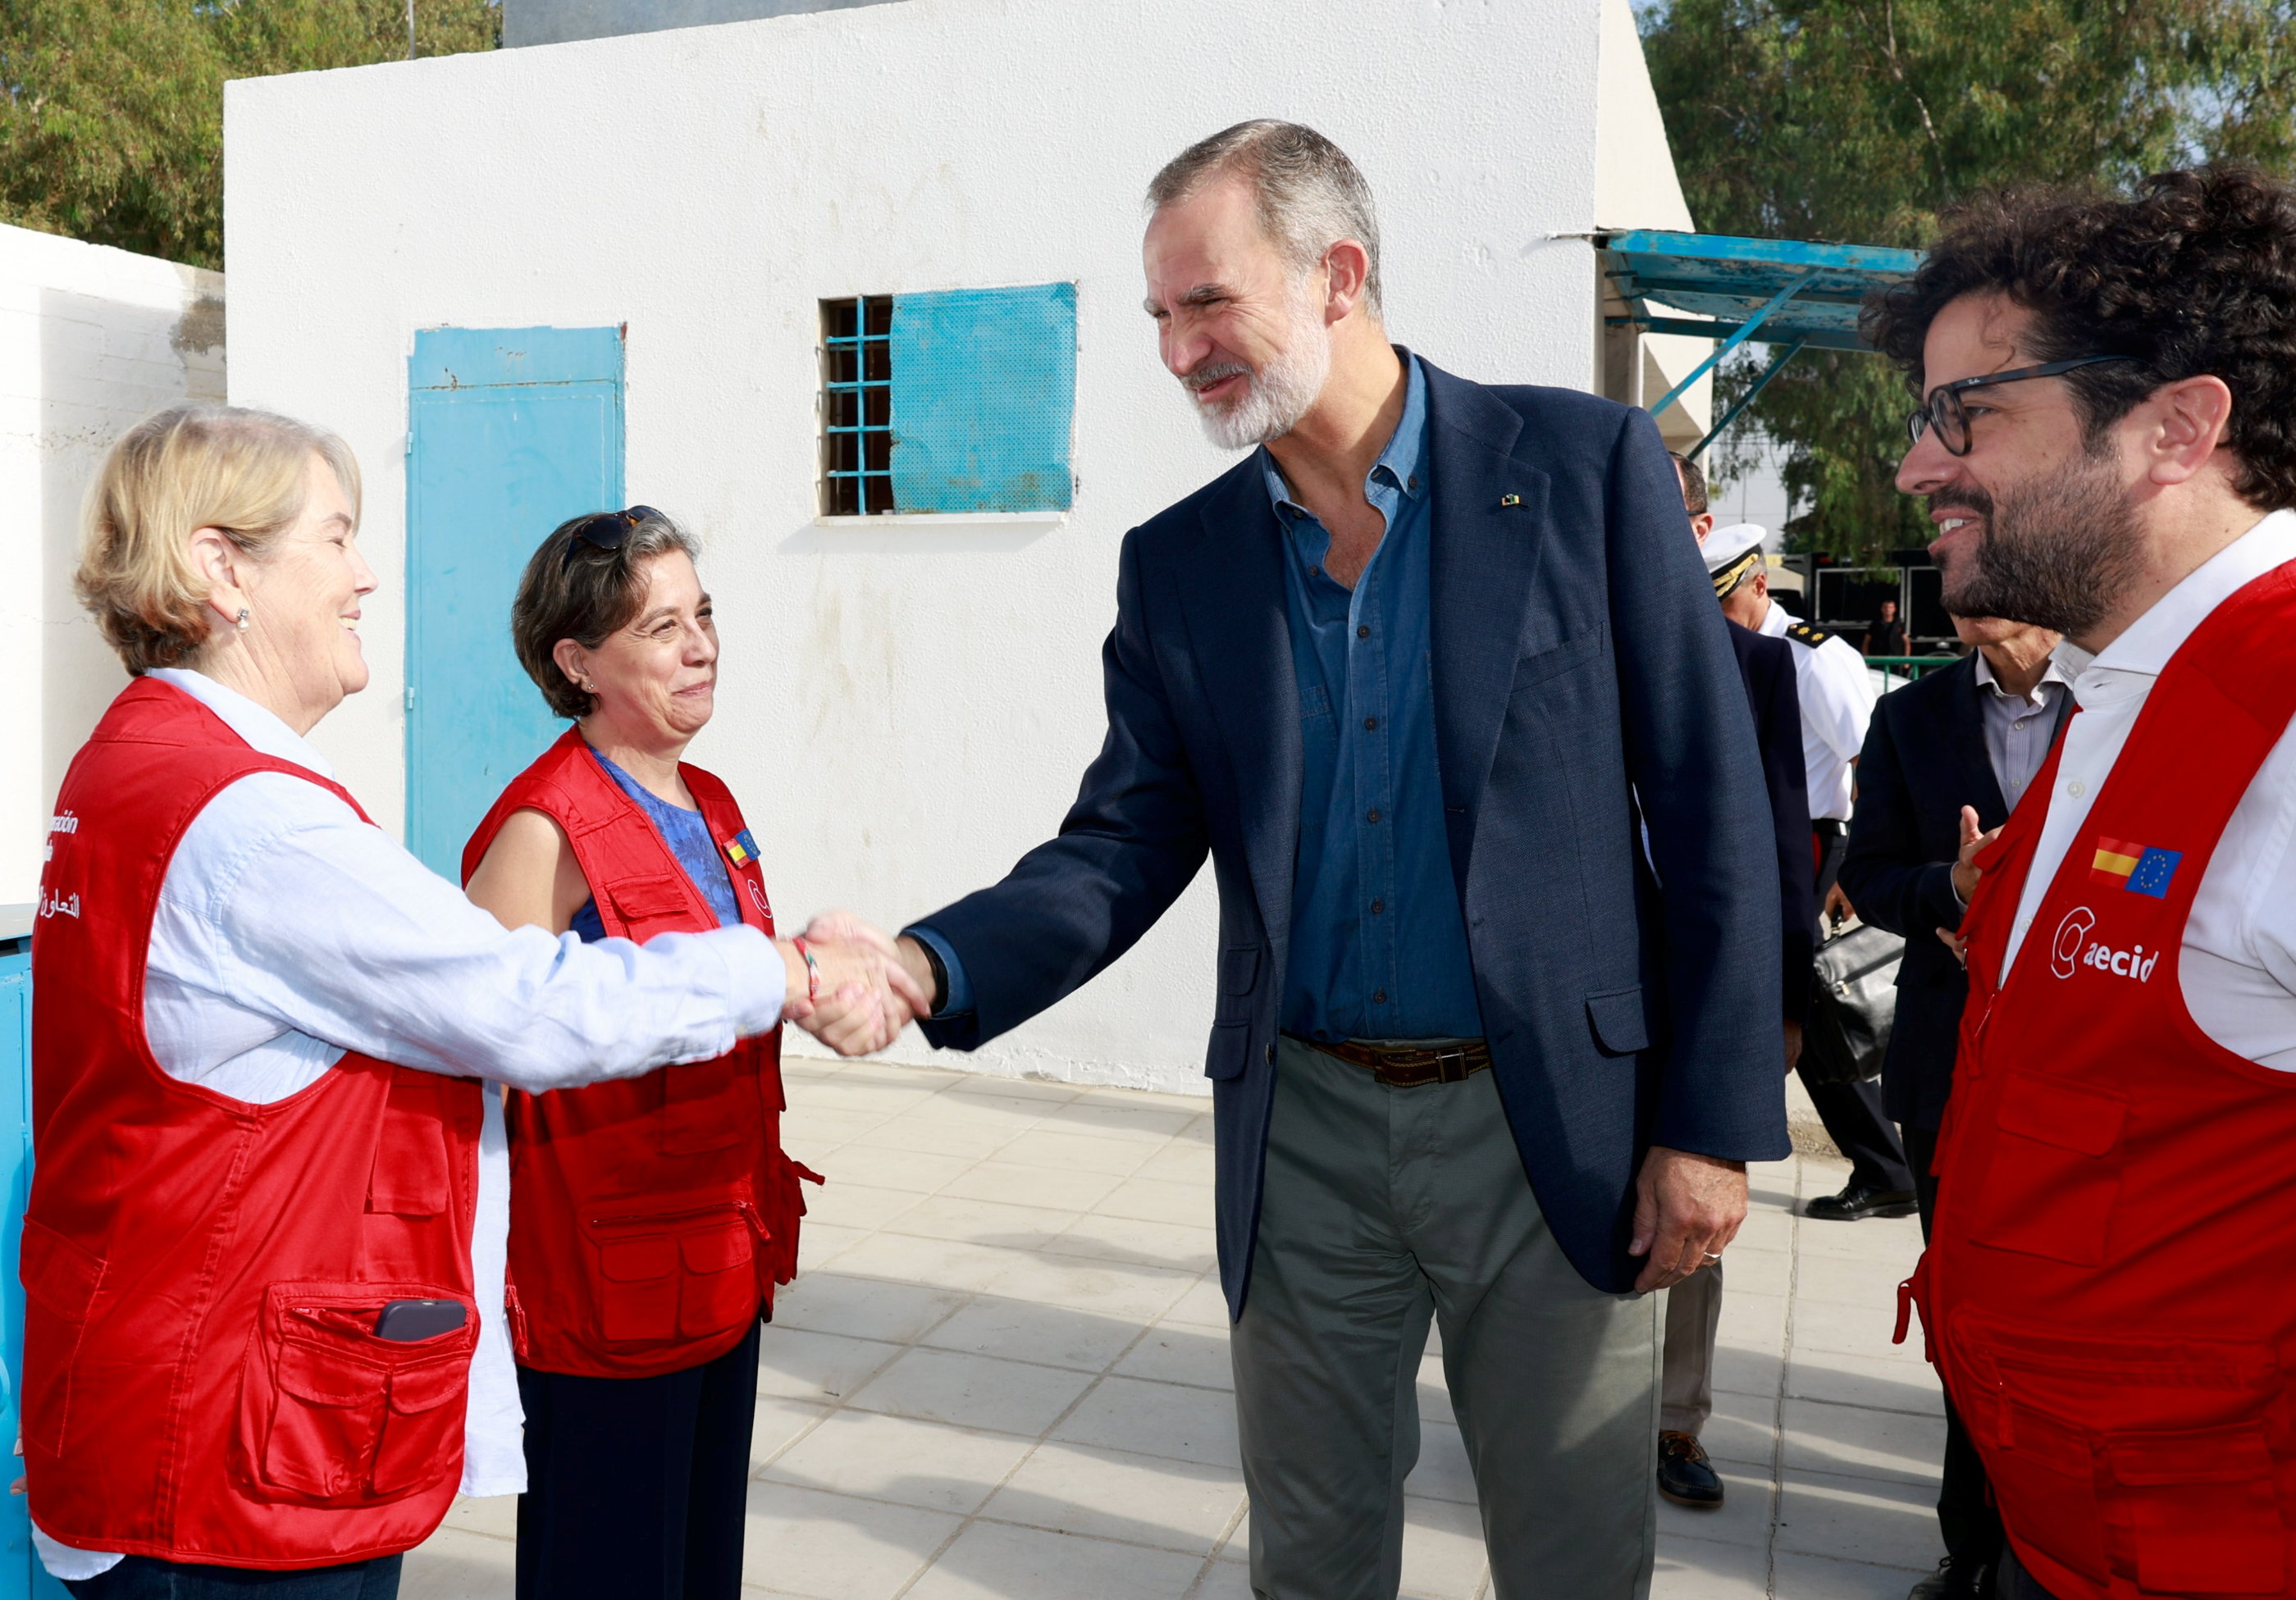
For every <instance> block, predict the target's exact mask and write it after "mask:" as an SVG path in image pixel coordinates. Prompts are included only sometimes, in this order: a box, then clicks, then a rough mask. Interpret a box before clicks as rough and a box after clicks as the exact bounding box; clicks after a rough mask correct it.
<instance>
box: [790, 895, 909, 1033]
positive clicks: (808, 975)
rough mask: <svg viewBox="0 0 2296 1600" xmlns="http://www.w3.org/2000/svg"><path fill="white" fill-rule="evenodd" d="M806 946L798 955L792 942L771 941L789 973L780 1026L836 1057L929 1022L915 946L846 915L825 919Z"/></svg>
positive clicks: (809, 932) (813, 925)
mask: <svg viewBox="0 0 2296 1600" xmlns="http://www.w3.org/2000/svg"><path fill="white" fill-rule="evenodd" d="M804 939H805V949H804V950H803V951H799V949H798V946H797V941H796V940H793V939H778V940H775V946H776V947H777V948H778V949H779V950H780V951H781V952H782V960H783V963H784V965H785V966H786V967H787V968H788V980H789V981H788V988H787V990H786V991H785V992H786V993H787V995H788V997H789V998H788V999H787V1000H784V1001H783V1004H782V1019H783V1021H784V1022H793V1023H796V1024H798V1025H799V1026H800V1027H802V1028H803V1029H805V1031H806V1032H807V1033H810V1034H812V1035H813V1036H814V1037H815V1038H816V1039H818V1040H820V1041H821V1042H822V1043H824V1044H825V1045H827V1046H828V1047H829V1048H830V1049H833V1050H835V1051H836V1052H837V1053H838V1054H839V1055H840V1056H865V1055H868V1054H869V1053H870V1052H871V1051H873V1050H881V1049H884V1048H885V1047H886V1046H887V1045H889V1044H890V1043H892V1042H893V1041H894V1040H896V1039H898V1038H899V1037H900V1033H901V1030H902V1029H903V1028H906V1027H907V1026H908V1025H909V1021H910V1019H911V1018H912V1017H917V1016H930V1015H931V1012H932V1008H933V978H932V969H931V965H930V963H928V962H927V960H926V959H925V954H924V951H922V949H921V948H920V947H919V946H918V945H917V943H916V941H915V940H914V939H902V940H898V941H897V940H895V939H894V938H892V937H891V936H890V935H888V934H886V933H885V931H884V930H883V929H881V928H879V927H873V926H871V925H870V924H868V923H866V922H864V921H862V920H861V918H858V917H856V916H854V915H853V914H852V913H851V912H849V911H824V912H823V913H822V914H821V915H820V916H818V917H816V918H814V919H813V920H812V921H811V922H809V923H808V924H807V925H806V929H805V934H804ZM808 955H810V956H811V957H812V963H811V966H810V967H808V963H807V960H806V957H807V956H808Z"/></svg>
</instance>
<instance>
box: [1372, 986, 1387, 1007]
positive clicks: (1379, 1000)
mask: <svg viewBox="0 0 2296 1600" xmlns="http://www.w3.org/2000/svg"><path fill="white" fill-rule="evenodd" d="M1371 998H1372V1003H1373V1004H1374V1005H1376V1006H1383V1005H1385V1004H1387V991H1386V990H1384V989H1374V990H1373V991H1372V992H1371Z"/></svg>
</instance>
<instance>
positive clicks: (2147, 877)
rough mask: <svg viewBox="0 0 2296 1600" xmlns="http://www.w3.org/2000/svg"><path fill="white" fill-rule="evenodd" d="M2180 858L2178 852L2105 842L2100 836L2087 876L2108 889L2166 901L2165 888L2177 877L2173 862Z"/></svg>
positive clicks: (2112, 841) (2183, 854) (2110, 841)
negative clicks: (2108, 887) (2146, 895)
mask: <svg viewBox="0 0 2296 1600" xmlns="http://www.w3.org/2000/svg"><path fill="white" fill-rule="evenodd" d="M2184 859H2185V853H2184V852H2183V851H2181V850H2157V849H2154V848H2153V847H2152V846H2150V845H2132V844H2130V843H2129V842H2128V840H2126V839H2108V838H2106V837H2103V835H2101V834H2100V835H2099V836H2098V837H2097V841H2096V853H2095V856H2093V857H2092V858H2091V859H2090V861H2089V869H2088V875H2089V877H2090V878H2091V879H2093V880H2094V881H2095V882H2097V883H2100V884H2104V885H2106V886H2110V887H2112V888H2116V889H2127V890H2128V892H2129V893H2130V894H2149V895H2151V896H2152V897H2153V899H2155V900H2166V899H2168V898H2169V883H2170V881H2171V880H2172V879H2174V878H2176V876H2177V862H2178V861H2183V860H2184Z"/></svg>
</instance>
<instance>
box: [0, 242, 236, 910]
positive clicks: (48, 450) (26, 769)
mask: <svg viewBox="0 0 2296 1600" xmlns="http://www.w3.org/2000/svg"><path fill="white" fill-rule="evenodd" d="M223 336H224V320H223V278H222V276H221V275H220V274H218V273H209V272H201V271H200V270H199V269H197V268H196V267H188V266H178V265H175V264H174V263H173V262H168V261H156V260H153V259H152V258H151V257H148V256H134V255H130V254H128V253H127V251H126V250H115V249H105V248H103V247H102V246H100V245H92V244H82V243H80V242H79V241H78V240H73V239H61V238H58V237H57V236H55V235H54V234H53V233H32V232H30V231H29V230H27V229H23V228H12V227H5V226H0V494H4V497H5V501H6V504H7V507H8V512H7V515H5V516H4V517H0V572H4V573H6V574H7V577H8V581H7V583H6V584H4V585H0V684H5V685H6V686H7V688H6V692H5V693H0V750H4V751H5V752H6V755H5V756H4V758H0V905H12V904H19V903H22V902H28V901H30V900H31V899H32V898H33V897H34V896H35V895H36V894H37V892H38V887H39V879H40V864H41V861H42V860H43V851H44V849H45V843H46V837H47V819H48V817H49V815H50V810H49V804H50V802H51V801H53V799H54V798H55V794H56V788H57V786H58V785H59V784H60V783H61V782H62V781H63V774H64V768H65V766H66V765H67V764H68V763H70V760H71V757H72V753H73V752H74V751H76V750H78V748H79V747H80V745H81V744H82V742H83V741H85V740H86V738H87V734H88V731H89V730H90V729H91V728H93V727H94V725H95V720H96V718H97V717H99V716H101V715H102V713H103V708H104V706H106V705H108V704H109V703H110V702H111V697H112V696H113V695H115V694H117V693H119V690H120V687H121V685H123V684H125V683H126V682H127V674H126V673H124V672H122V671H121V670H120V667H119V657H116V656H114V655H113V654H112V653H111V649H110V647H109V646H107V645H106V644H105V643H104V642H103V640H102V636H101V635H99V634H98V633H96V631H95V624H94V623H93V622H91V621H89V619H88V617H87V616H86V613H85V612H83V611H82V610H81V609H80V608H79V603H78V601H77V600H74V599H73V597H72V592H71V575H72V567H73V566H74V565H75V564H76V562H77V559H78V544H79V506H80V496H81V494H82V492H83V491H84V490H85V489H86V486H87V481H88V479H89V478H91V477H92V476H93V475H94V469H95V464H96V461H97V460H98V459H99V458H100V457H101V456H102V453H103V450H104V447H105V446H106V445H110V444H111V441H112V439H113V438H114V437H117V436H118V435H119V432H120V430H121V429H125V428H127V426H128V424H130V423H132V422H134V421H135V420H136V419H137V418H138V417H141V416H143V414H144V413H145V412H150V411H153V410H156V409H157V408H159V407H160V406H162V405H166V404H169V403H171V402H173V401H176V400H181V399H184V397H185V396H193V397H196V398H200V399H207V400H221V399H222V398H223V395H224V358H223Z"/></svg>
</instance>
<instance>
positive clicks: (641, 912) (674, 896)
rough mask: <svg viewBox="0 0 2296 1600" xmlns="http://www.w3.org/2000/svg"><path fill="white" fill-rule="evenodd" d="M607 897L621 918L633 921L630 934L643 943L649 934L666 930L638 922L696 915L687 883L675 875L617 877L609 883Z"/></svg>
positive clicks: (679, 918)
mask: <svg viewBox="0 0 2296 1600" xmlns="http://www.w3.org/2000/svg"><path fill="white" fill-rule="evenodd" d="M606 897H607V898H608V899H610V900H611V901H612V902H614V910H617V911H619V912H620V913H621V918H622V920H623V921H624V922H626V923H628V924H630V931H629V936H630V937H631V938H633V939H635V940H636V941H637V942H638V943H641V944H643V943H645V940H646V937H647V935H649V934H650V933H660V932H663V931H665V930H663V929H660V928H652V929H648V928H644V927H640V926H638V925H639V924H641V923H646V922H652V921H656V920H660V919H664V918H676V919H677V920H678V921H680V922H685V921H688V920H690V919H691V918H693V901H692V900H691V899H690V898H689V897H688V895H687V893H686V888H685V884H684V883H683V882H681V881H680V880H679V879H677V878H660V877H655V878H616V879H614V880H613V881H612V882H611V883H609V884H608V885H607V886H606Z"/></svg>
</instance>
